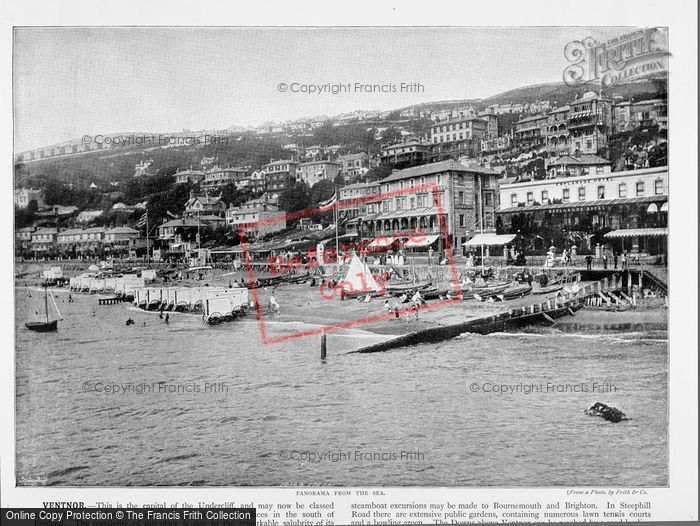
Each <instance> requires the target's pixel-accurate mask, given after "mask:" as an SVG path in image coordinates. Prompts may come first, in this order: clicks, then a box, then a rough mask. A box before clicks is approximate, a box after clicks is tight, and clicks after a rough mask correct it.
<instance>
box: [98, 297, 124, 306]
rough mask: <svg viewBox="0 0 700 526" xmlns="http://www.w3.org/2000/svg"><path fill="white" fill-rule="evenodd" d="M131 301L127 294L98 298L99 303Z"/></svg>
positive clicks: (109, 303) (112, 303)
mask: <svg viewBox="0 0 700 526" xmlns="http://www.w3.org/2000/svg"><path fill="white" fill-rule="evenodd" d="M125 301H129V299H128V298H126V297H125V296H114V297H112V298H100V299H98V300H97V304H98V305H114V304H115V303H123V302H125Z"/></svg>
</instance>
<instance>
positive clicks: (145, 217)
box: [136, 212, 148, 228]
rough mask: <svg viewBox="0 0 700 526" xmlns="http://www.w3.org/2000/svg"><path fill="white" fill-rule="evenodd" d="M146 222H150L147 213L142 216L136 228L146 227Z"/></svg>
mask: <svg viewBox="0 0 700 526" xmlns="http://www.w3.org/2000/svg"><path fill="white" fill-rule="evenodd" d="M146 221H148V212H146V213H145V214H143V215H142V216H141V218H140V219H139V220H138V222H137V223H136V226H137V227H139V228H141V227H144V226H146Z"/></svg>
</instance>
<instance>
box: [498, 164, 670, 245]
mask: <svg viewBox="0 0 700 526" xmlns="http://www.w3.org/2000/svg"><path fill="white" fill-rule="evenodd" d="M500 200H501V209H500V210H499V212H498V220H497V227H498V230H499V232H502V233H509V234H521V236H522V237H523V238H525V239H527V240H528V241H529V242H530V243H531V248H534V249H540V248H544V247H545V246H547V245H548V244H549V243H551V242H552V240H556V239H557V238H560V237H561V236H562V235H564V236H566V238H567V239H568V240H569V241H570V240H572V239H574V238H576V237H578V242H577V246H578V248H588V249H591V248H593V247H592V246H591V245H593V244H596V243H601V244H609V245H611V246H612V247H613V249H614V250H615V251H616V252H618V253H619V252H621V251H623V250H624V251H626V252H628V251H629V252H632V253H637V252H639V253H647V254H650V255H655V254H656V255H663V254H665V252H666V241H667V240H666V237H667V235H668V167H667V166H662V167H657V168H643V169H639V170H626V171H619V172H611V171H609V170H605V169H596V170H593V169H591V170H588V171H587V172H585V173H584V174H582V175H572V176H557V177H550V178H548V179H542V180H536V181H527V182H517V183H510V184H502V185H501V186H500ZM596 232H605V234H603V235H602V239H601V238H598V239H596V237H597V236H596ZM586 244H587V245H589V246H587V247H586V246H585V245H586Z"/></svg>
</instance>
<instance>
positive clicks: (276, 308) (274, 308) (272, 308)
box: [270, 292, 280, 316]
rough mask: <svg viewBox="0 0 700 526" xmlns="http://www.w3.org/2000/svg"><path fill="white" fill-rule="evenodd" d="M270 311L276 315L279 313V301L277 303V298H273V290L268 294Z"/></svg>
mask: <svg viewBox="0 0 700 526" xmlns="http://www.w3.org/2000/svg"><path fill="white" fill-rule="evenodd" d="M270 312H275V313H277V316H279V315H280V305H279V303H277V300H276V299H275V293H274V292H273V293H272V294H271V295H270Z"/></svg>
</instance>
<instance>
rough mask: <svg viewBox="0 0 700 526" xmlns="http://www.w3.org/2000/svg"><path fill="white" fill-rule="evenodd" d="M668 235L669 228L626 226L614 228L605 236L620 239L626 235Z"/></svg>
mask: <svg viewBox="0 0 700 526" xmlns="http://www.w3.org/2000/svg"><path fill="white" fill-rule="evenodd" d="M667 235H668V228H626V229H621V230H613V231H612V232H608V233H607V234H605V235H604V236H603V237H605V238H607V239H620V238H625V237H662V236H667Z"/></svg>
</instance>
